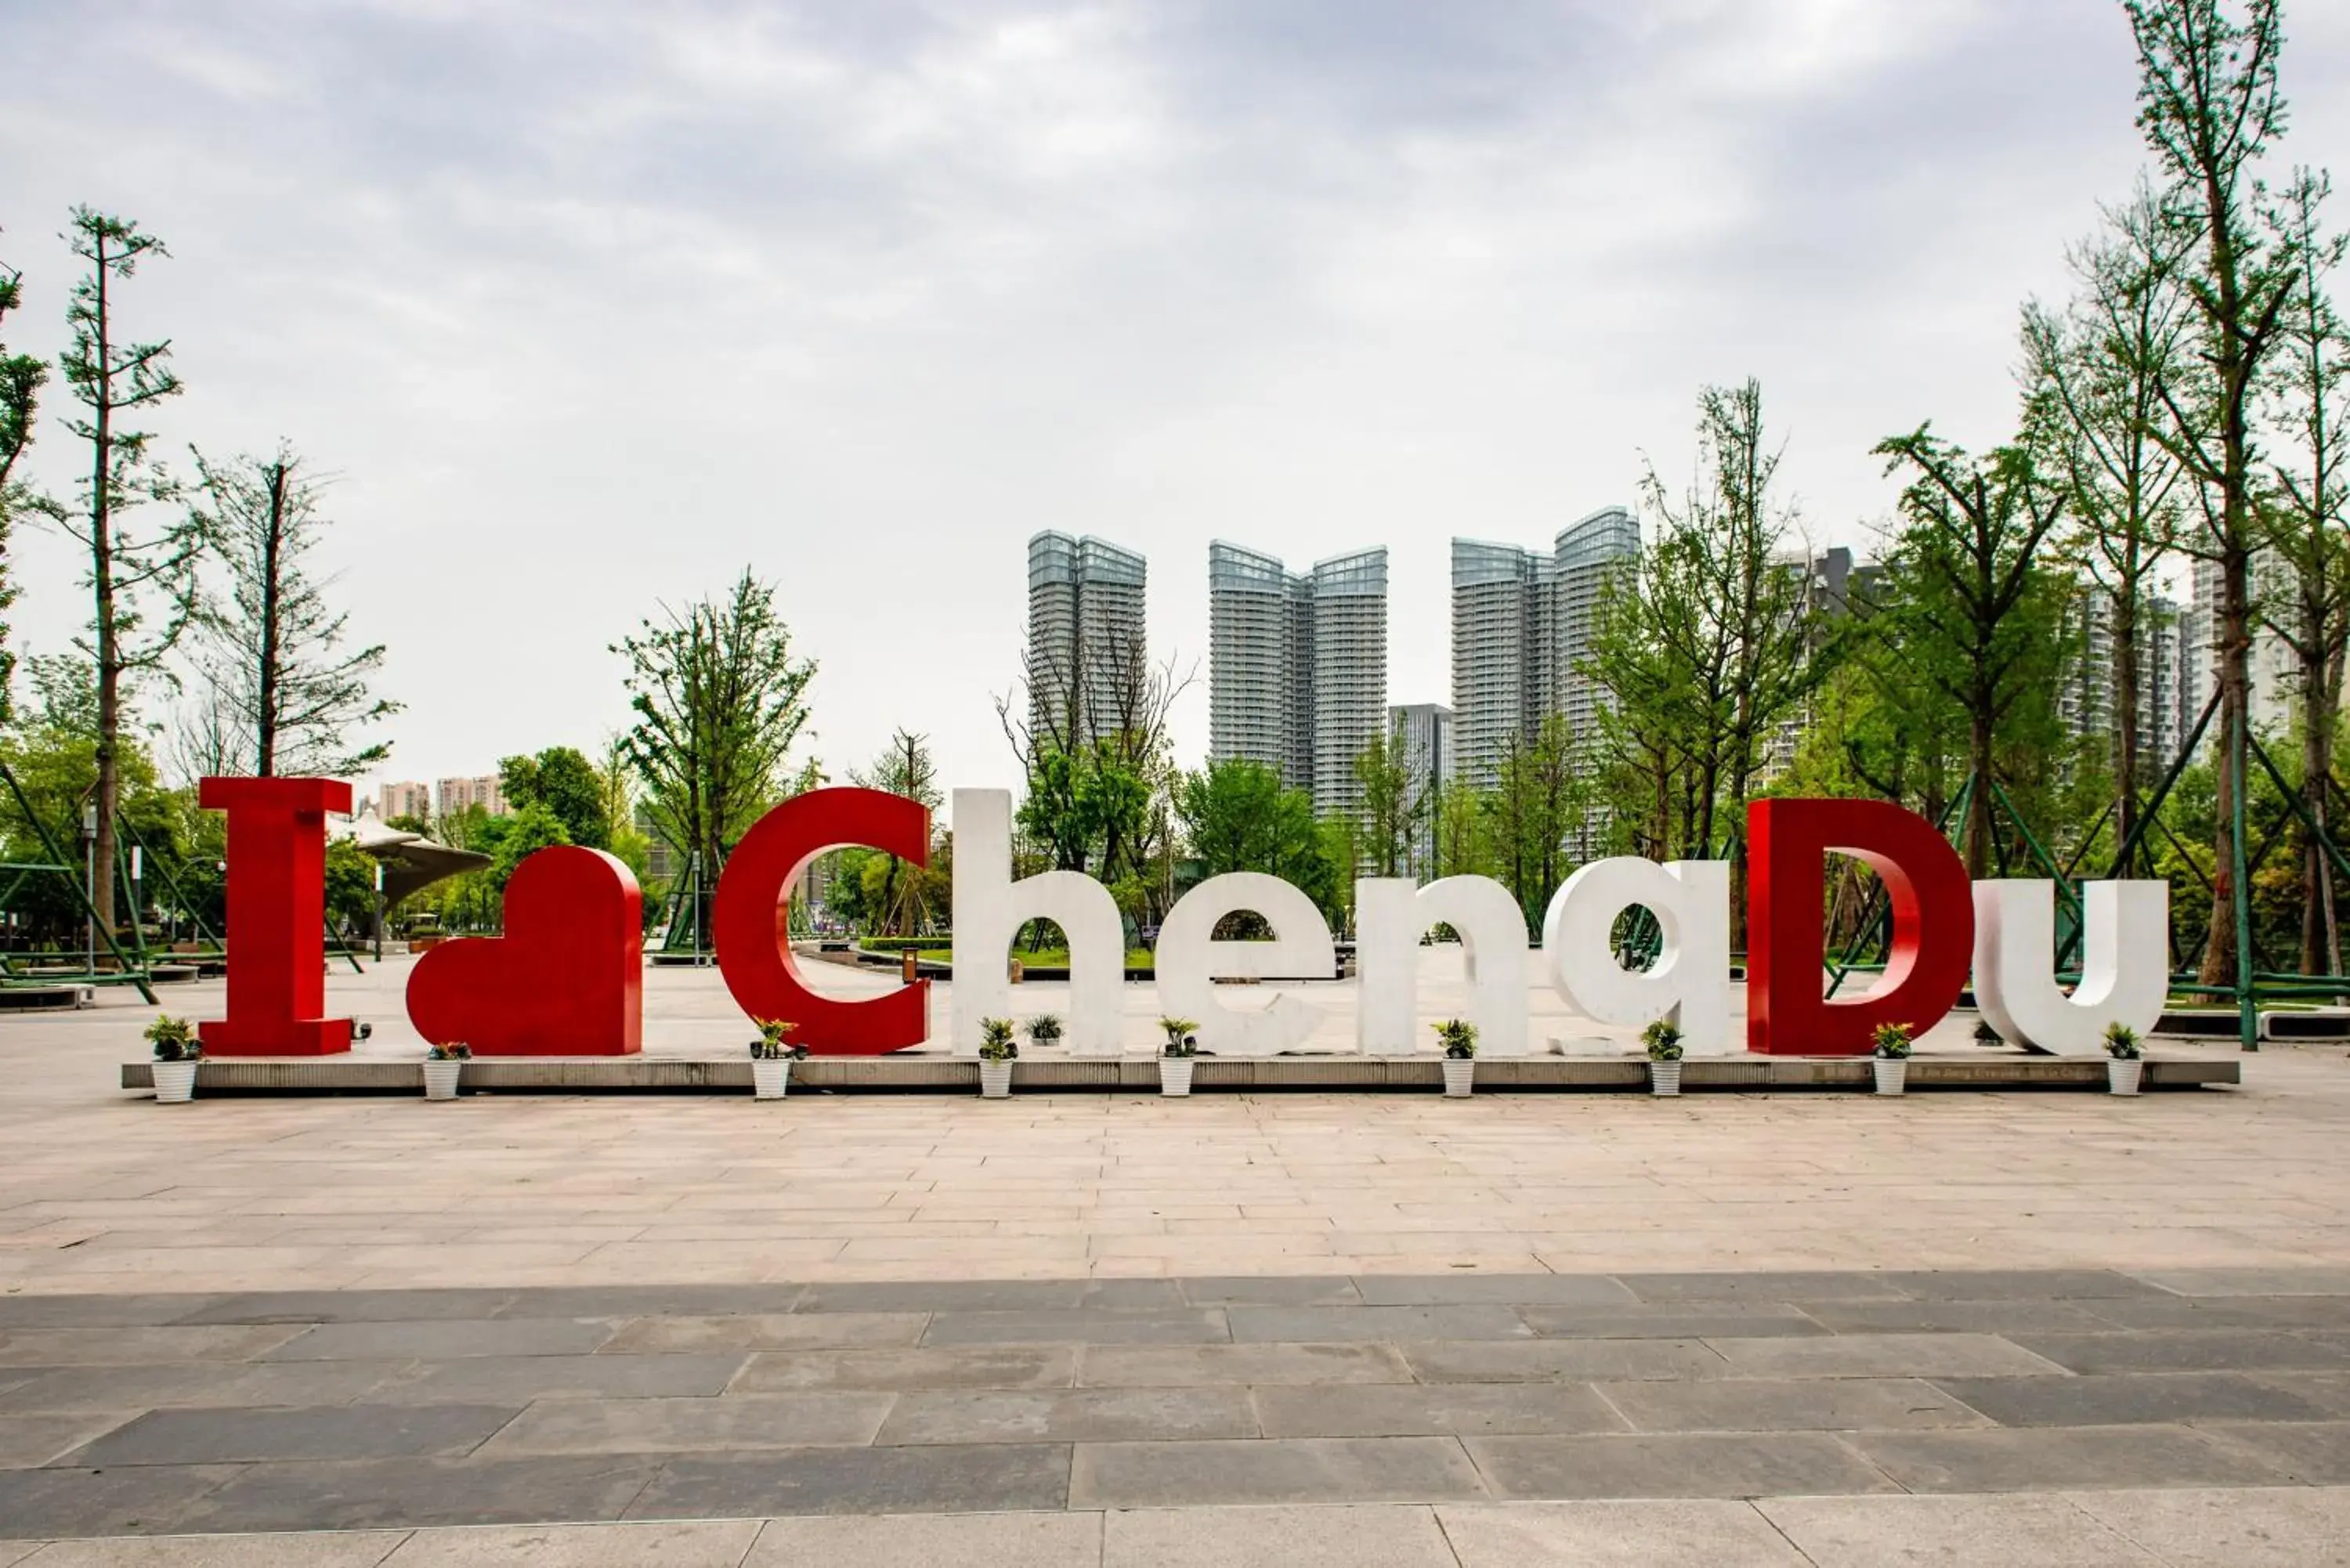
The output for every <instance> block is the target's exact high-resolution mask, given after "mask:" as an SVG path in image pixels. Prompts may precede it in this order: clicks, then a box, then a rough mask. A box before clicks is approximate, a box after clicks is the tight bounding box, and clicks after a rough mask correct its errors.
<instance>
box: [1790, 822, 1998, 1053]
mask: <svg viewBox="0 0 2350 1568" xmlns="http://www.w3.org/2000/svg"><path fill="white" fill-rule="evenodd" d="M1746 821H1747V833H1746V842H1747V846H1748V847H1747V857H1748V864H1749V866H1750V867H1752V872H1751V885H1750V887H1749V888H1748V898H1747V916H1746V945H1747V955H1746V956H1747V965H1746V974H1747V987H1746V1048H1747V1049H1748V1050H1750V1051H1756V1052H1761V1053H1763V1054H1768V1055H1777V1056H1865V1055H1866V1054H1868V1052H1869V1048H1870V1040H1869V1036H1870V1035H1871V1033H1874V1031H1875V1030H1876V1028H1877V1025H1878V1024H1880V1023H1907V1024H1908V1025H1909V1026H1910V1027H1911V1028H1912V1029H1914V1030H1916V1031H1918V1033H1924V1032H1925V1031H1926V1030H1928V1029H1930V1028H1932V1027H1933V1026H1934V1025H1935V1024H1936V1023H1939V1022H1940V1021H1941V1019H1942V1016H1943V1015H1944V1014H1945V1013H1947V1012H1950V1008H1951V1005H1952V1004H1953V1003H1955V1002H1957V1001H1958V999H1959V992H1961V991H1963V990H1964V989H1965V988H1966V983H1967V961H1968V959H1969V957H1970V955H1971V952H1972V949H1973V947H1974V918H1975V911H1974V903H1973V901H1972V899H1971V898H1970V897H1969V893H1968V887H1967V868H1966V867H1965V866H1964V865H1963V864H1961V863H1960V859H1959V857H1958V856H1957V854H1956V853H1954V852H1953V851H1952V850H1951V848H1950V846H1949V845H1948V844H1946V843H1944V842H1943V840H1942V836H1941V835H1940V834H1939V833H1937V832H1935V831H1934V828H1933V826H1932V825H1931V824H1930V823H1929V822H1927V821H1926V820H1925V819H1924V818H1922V817H1919V816H1917V815H1912V814H1911V813H1909V812H1907V811H1904V810H1902V809H1901V807H1899V806H1898V805H1890V804H1888V803H1887V802H1884V801H1873V800H1758V801H1756V802H1754V803H1753V805H1751V806H1749V807H1748V808H1747V815H1746ZM1831 851H1833V852H1835V853H1837V854H1842V855H1849V856H1852V857H1855V858H1856V859H1858V860H1861V861H1863V862H1865V863H1866V865H1867V866H1868V867H1869V868H1870V869H1871V870H1873V871H1875V872H1876V873H1877V877H1878V879H1879V880H1881V881H1882V882H1883V883H1884V884H1885V890H1886V893H1887V896H1888V897H1889V898H1890V899H1891V901H1892V907H1893V948H1892V953H1891V955H1890V957H1889V958H1888V959H1887V962H1886V966H1885V975H1884V978H1883V979H1882V980H1881V981H1879V982H1878V983H1877V985H1875V986H1874V987H1872V988H1871V989H1870V990H1869V991H1868V992H1866V994H1864V995H1861V996H1857V997H1855V998H1854V999H1853V1000H1851V1001H1849V1002H1829V1001H1827V1000H1825V992H1826V981H1827V976H1826V971H1825V962H1826V952H1825V941H1824V939H1823V937H1822V933H1821V924H1822V919H1823V917H1824V914H1825V902H1826V861H1827V857H1828V855H1829V853H1830V852H1831Z"/></svg>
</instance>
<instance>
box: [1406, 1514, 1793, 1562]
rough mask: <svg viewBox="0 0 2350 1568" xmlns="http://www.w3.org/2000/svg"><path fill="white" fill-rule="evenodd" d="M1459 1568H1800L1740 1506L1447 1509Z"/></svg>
mask: <svg viewBox="0 0 2350 1568" xmlns="http://www.w3.org/2000/svg"><path fill="white" fill-rule="evenodd" d="M1436 1517H1437V1520H1438V1521H1439V1522H1440V1523H1441V1524H1442V1525H1443V1527H1444V1534H1445V1539H1446V1540H1447V1541H1449V1542H1451V1546H1452V1550H1453V1552H1454V1553H1455V1555H1456V1556H1457V1557H1458V1559H1459V1562H1460V1565H1461V1568H1806V1565H1805V1564H1804V1559H1803V1557H1802V1556H1801V1555H1800V1554H1798V1553H1797V1552H1795V1550H1794V1548H1793V1547H1791V1546H1789V1545H1788V1544H1787V1542H1786V1541H1785V1540H1784V1539H1783V1537H1782V1536H1781V1535H1780V1534H1779V1532H1777V1531H1775V1530H1773V1529H1772V1528H1771V1526H1770V1524H1769V1523H1768V1522H1766V1521H1764V1520H1763V1517H1762V1516H1761V1515H1760V1514H1758V1513H1756V1512H1755V1511H1754V1510H1753V1509H1752V1507H1750V1506H1748V1505H1747V1504H1745V1503H1742V1502H1722V1501H1711V1500H1700V1499H1690V1500H1672V1501H1665V1500H1646V1501H1639V1502H1609V1501H1597V1502H1496V1503H1474V1502H1469V1503H1447V1504H1445V1505H1443V1506H1442V1507H1440V1508H1439V1509H1437V1511H1436Z"/></svg>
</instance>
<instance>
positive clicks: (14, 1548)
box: [0, 1541, 48, 1568]
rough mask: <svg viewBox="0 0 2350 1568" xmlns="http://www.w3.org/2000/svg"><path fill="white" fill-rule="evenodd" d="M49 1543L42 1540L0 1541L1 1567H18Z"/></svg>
mask: <svg viewBox="0 0 2350 1568" xmlns="http://www.w3.org/2000/svg"><path fill="white" fill-rule="evenodd" d="M47 1544H48V1542H42V1541H0V1568H16V1564H17V1563H22V1562H23V1561H25V1559H26V1558H27V1557H30V1556H31V1555H32V1554H33V1553H34V1552H38V1551H39V1550H40V1549H41V1548H42V1547H43V1546H46V1545H47Z"/></svg>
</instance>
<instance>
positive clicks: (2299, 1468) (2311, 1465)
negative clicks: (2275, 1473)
mask: <svg viewBox="0 0 2350 1568" xmlns="http://www.w3.org/2000/svg"><path fill="white" fill-rule="evenodd" d="M2207 1429H2208V1430H2210V1431H2214V1432H2218V1433H2220V1434H2222V1435H2223V1436H2225V1437H2227V1438H2230V1439H2232V1440H2233V1441H2235V1442H2238V1443H2241V1444H2242V1445H2243V1446H2244V1447H2245V1448H2247V1449H2251V1451H2252V1452H2253V1453H2254V1454H2255V1455H2257V1456H2258V1457H2259V1458H2260V1459H2262V1460H2263V1461H2265V1462H2267V1463H2269V1464H2272V1465H2273V1466H2275V1467H2276V1468H2277V1469H2280V1470H2282V1471H2283V1472H2284V1473H2285V1474H2287V1475H2289V1476H2291V1477H2292V1478H2293V1480H2297V1481H2301V1482H2303V1483H2304V1484H2306V1485H2310V1486H2342V1485H2345V1484H2350V1421H2311V1422H2305V1423H2302V1424H2299V1425H2295V1424H2293V1423H2289V1422H2268V1423H2263V1424H2262V1425H2260V1426H2236V1425H2233V1424H2229V1425H2220V1424H2216V1423H2215V1424H2213V1425H2211V1426H2210V1427H2209V1428H2207Z"/></svg>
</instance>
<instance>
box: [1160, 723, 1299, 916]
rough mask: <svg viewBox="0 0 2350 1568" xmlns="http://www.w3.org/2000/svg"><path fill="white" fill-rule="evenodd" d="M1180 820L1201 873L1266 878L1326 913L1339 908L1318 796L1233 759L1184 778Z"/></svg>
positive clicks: (1270, 771) (1271, 771)
mask: <svg viewBox="0 0 2350 1568" xmlns="http://www.w3.org/2000/svg"><path fill="white" fill-rule="evenodd" d="M1176 813H1177V815H1178V816H1179V817H1180V820H1181V822H1182V825H1183V833H1184V836H1185V838H1186V839H1187V840H1188V841H1189V842H1190V845H1191V857H1192V858H1193V859H1195V860H1197V861H1198V862H1199V864H1200V870H1201V873H1202V874H1203V875H1205V876H1209V877H1218V876H1222V875H1223V874H1224V873H1225V872H1228V871H1263V872H1265V873H1267V874H1269V875H1271V876H1274V877H1280V878H1281V879H1282V880H1284V881H1285V882H1290V883H1294V884H1295V885H1296V886H1297V887H1298V888H1302V889H1304V890H1305V895H1306V897H1308V898H1312V899H1313V900H1314V901H1315V903H1316V904H1317V905H1319V906H1321V908H1323V909H1326V910H1327V909H1336V908H1337V907H1338V898H1337V888H1336V877H1335V875H1334V873H1333V870H1332V867H1331V864H1330V860H1329V857H1328V855H1327V854H1326V846H1325V843H1324V840H1323V836H1322V829H1321V825H1320V824H1319V823H1317V822H1316V821H1315V818H1314V797H1313V796H1312V795H1310V794H1307V793H1306V792H1305V791H1304V790H1302V789H1291V788H1289V787H1288V786H1286V785H1285V784H1283V783H1282V782H1281V774H1279V773H1278V772H1277V771H1275V770H1274V769H1273V768H1270V767H1267V766H1266V765H1265V764H1264V763H1255V762H1249V761H1246V760H1243V759H1240V758H1231V759H1227V760H1225V761H1222V762H1211V763H1209V764H1208V765H1207V766H1206V767H1204V768H1201V770H1200V771H1199V772H1197V773H1191V774H1184V775H1183V782H1182V785H1181V788H1180V790H1179V791H1178V792H1177V794H1176Z"/></svg>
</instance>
